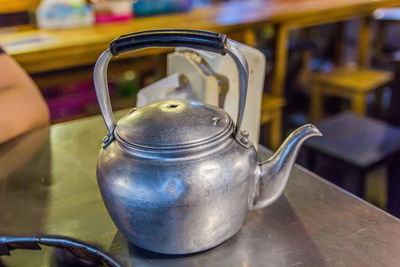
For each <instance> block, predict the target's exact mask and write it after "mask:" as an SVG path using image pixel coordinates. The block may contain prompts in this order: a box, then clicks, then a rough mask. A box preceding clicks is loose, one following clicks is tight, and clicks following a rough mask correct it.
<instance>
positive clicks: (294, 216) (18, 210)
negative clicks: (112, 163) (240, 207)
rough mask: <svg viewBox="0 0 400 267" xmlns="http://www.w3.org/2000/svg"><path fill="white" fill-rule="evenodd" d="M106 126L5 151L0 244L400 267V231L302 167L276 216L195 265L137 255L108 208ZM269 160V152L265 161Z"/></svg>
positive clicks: (219, 261) (151, 261)
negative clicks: (41, 237)
mask: <svg viewBox="0 0 400 267" xmlns="http://www.w3.org/2000/svg"><path fill="white" fill-rule="evenodd" d="M105 132H106V130H105V126H104V125H103V123H102V120H101V118H100V117H92V118H88V119H83V120H78V121H74V122H69V123H63V124H59V125H55V126H52V127H51V128H50V129H42V130H38V131H35V132H32V133H30V134H27V135H25V136H21V137H20V138H18V139H15V140H13V141H11V142H9V143H6V144H3V145H0V235H1V234H9V235H10V234H13V235H37V234H57V235H65V236H69V237H74V238H78V239H80V240H84V241H86V242H89V243H93V244H98V245H101V246H102V247H103V248H104V249H105V250H107V251H109V253H110V254H112V255H114V256H115V257H117V258H118V259H120V260H121V261H122V262H124V263H125V264H126V265H127V266H148V265H149V266H153V265H154V266H168V265H171V266H399V264H400V253H399V251H400V221H399V220H398V219H396V218H394V217H392V216H390V215H388V214H386V213H385V212H383V211H381V210H379V209H377V208H375V207H373V206H371V205H369V204H367V203H365V202H364V201H362V200H360V199H358V198H356V197H354V196H353V195H350V194H349V193H346V192H344V191H342V190H340V189H339V188H337V187H335V186H334V185H332V184H330V183H328V182H326V181H324V180H322V179H321V178H319V177H317V176H316V175H315V174H312V173H310V172H308V171H307V170H305V169H303V168H301V167H299V166H296V167H295V168H294V170H293V172H292V177H291V179H290V181H289V184H288V187H287V188H286V190H285V194H284V196H282V197H281V198H280V199H279V200H278V201H277V202H275V203H274V204H273V205H272V206H270V207H268V208H266V209H264V210H259V211H252V212H249V214H248V216H247V220H246V222H245V224H244V227H243V228H242V230H241V231H240V232H239V233H238V234H237V235H236V236H234V237H233V238H231V239H230V240H228V241H227V242H225V243H224V244H222V245H220V246H218V247H216V248H214V249H211V250H209V251H206V252H203V253H199V254H194V255H189V256H165V255H159V254H154V253H151V252H147V251H143V250H141V249H139V248H136V247H134V246H133V245H129V244H128V243H127V242H126V240H125V238H124V237H122V236H121V235H120V234H118V231H117V229H116V227H115V226H114V224H113V222H112V221H111V219H110V217H109V215H108V213H107V211H106V209H105V206H104V204H103V202H102V200H101V196H100V192H99V190H98V187H97V181H96V175H95V170H96V160H97V153H98V151H99V148H100V142H101V140H102V137H103V135H104V134H105ZM268 154H269V152H268V151H267V150H265V149H261V151H260V157H266V156H267V155H268ZM51 255H52V254H51V251H50V250H44V251H41V252H40V251H26V250H25V251H23V250H17V251H14V252H13V253H12V256H11V257H3V258H2V259H1V260H2V261H3V263H5V264H6V265H7V266H50V262H51Z"/></svg>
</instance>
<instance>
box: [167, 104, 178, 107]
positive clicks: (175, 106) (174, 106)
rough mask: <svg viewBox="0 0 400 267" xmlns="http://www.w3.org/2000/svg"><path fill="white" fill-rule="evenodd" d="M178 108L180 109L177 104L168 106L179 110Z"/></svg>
mask: <svg viewBox="0 0 400 267" xmlns="http://www.w3.org/2000/svg"><path fill="white" fill-rule="evenodd" d="M177 107H178V105H176V104H171V105H168V108H177Z"/></svg>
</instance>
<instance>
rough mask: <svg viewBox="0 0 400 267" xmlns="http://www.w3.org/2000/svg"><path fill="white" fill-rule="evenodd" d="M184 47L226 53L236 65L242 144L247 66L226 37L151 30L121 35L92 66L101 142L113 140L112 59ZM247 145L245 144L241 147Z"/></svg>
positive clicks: (189, 32)
mask: <svg viewBox="0 0 400 267" xmlns="http://www.w3.org/2000/svg"><path fill="white" fill-rule="evenodd" d="M177 46H180V47H187V48H193V49H199V50H205V51H210V52H215V53H218V54H221V55H225V54H226V53H227V54H229V55H230V56H231V57H232V59H233V61H234V62H235V64H236V68H237V70H238V75H239V109H238V116H237V120H236V130H235V138H236V140H237V141H239V142H240V143H242V141H241V131H240V127H241V124H242V120H243V114H244V108H245V104H246V95H247V84H248V72H249V70H248V66H247V61H246V59H245V58H244V56H243V55H242V53H241V52H240V51H239V49H237V48H236V46H235V45H234V44H233V42H232V41H231V40H230V39H228V38H227V37H226V35H225V34H220V33H214V32H208V31H198V30H154V31H144V32H138V33H131V34H127V35H122V36H120V37H118V38H116V39H115V40H114V41H112V42H111V44H110V48H109V49H107V50H106V51H104V52H103V53H102V54H101V56H100V57H99V59H98V60H97V62H96V65H95V67H94V74H93V76H94V85H95V89H96V95H97V101H98V102H99V106H100V110H101V114H102V115H103V119H104V122H105V124H106V126H107V129H108V134H107V137H106V138H105V139H104V140H103V142H104V143H105V145H108V143H110V142H111V141H112V140H113V139H114V129H115V127H116V123H115V119H114V115H113V112H112V107H111V102H110V95H109V92H108V84H107V67H108V63H109V62H110V60H111V58H112V56H118V55H120V54H123V53H127V52H131V51H134V50H138V49H143V48H149V47H177ZM244 145H246V144H244Z"/></svg>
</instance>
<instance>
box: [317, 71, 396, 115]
mask: <svg viewBox="0 0 400 267" xmlns="http://www.w3.org/2000/svg"><path fill="white" fill-rule="evenodd" d="M312 79H313V83H314V85H313V87H312V89H311V108H310V109H311V110H310V113H311V114H310V116H311V121H314V122H315V121H319V120H320V119H321V118H322V112H323V110H322V106H323V104H322V102H323V96H324V95H333V96H339V97H343V98H349V99H350V100H351V102H352V111H353V112H354V113H357V114H360V115H365V113H366V109H367V108H366V107H367V96H368V94H369V93H371V92H374V93H376V96H377V98H376V104H377V105H379V104H380V102H382V101H381V100H382V92H383V91H382V89H383V88H384V87H385V86H386V85H387V84H388V83H389V82H391V81H392V80H393V74H392V73H391V72H388V71H381V70H372V69H351V68H338V69H335V70H334V71H332V72H329V73H316V74H313V75H312Z"/></svg>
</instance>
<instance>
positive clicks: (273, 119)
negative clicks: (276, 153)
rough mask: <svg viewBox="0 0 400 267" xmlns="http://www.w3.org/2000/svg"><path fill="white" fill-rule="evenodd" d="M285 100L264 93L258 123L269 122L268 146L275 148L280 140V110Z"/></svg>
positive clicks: (281, 110)
mask: <svg viewBox="0 0 400 267" xmlns="http://www.w3.org/2000/svg"><path fill="white" fill-rule="evenodd" d="M285 104H286V100H285V98H283V97H278V96H273V95H270V94H266V93H264V94H263V96H262V104H261V119H260V125H261V126H263V125H265V124H267V123H269V124H270V125H269V130H268V137H267V138H266V140H267V141H268V143H269V144H268V146H269V147H270V148H272V149H274V150H276V149H277V148H278V147H279V145H280V144H281V142H282V112H283V107H284V106H285Z"/></svg>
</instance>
